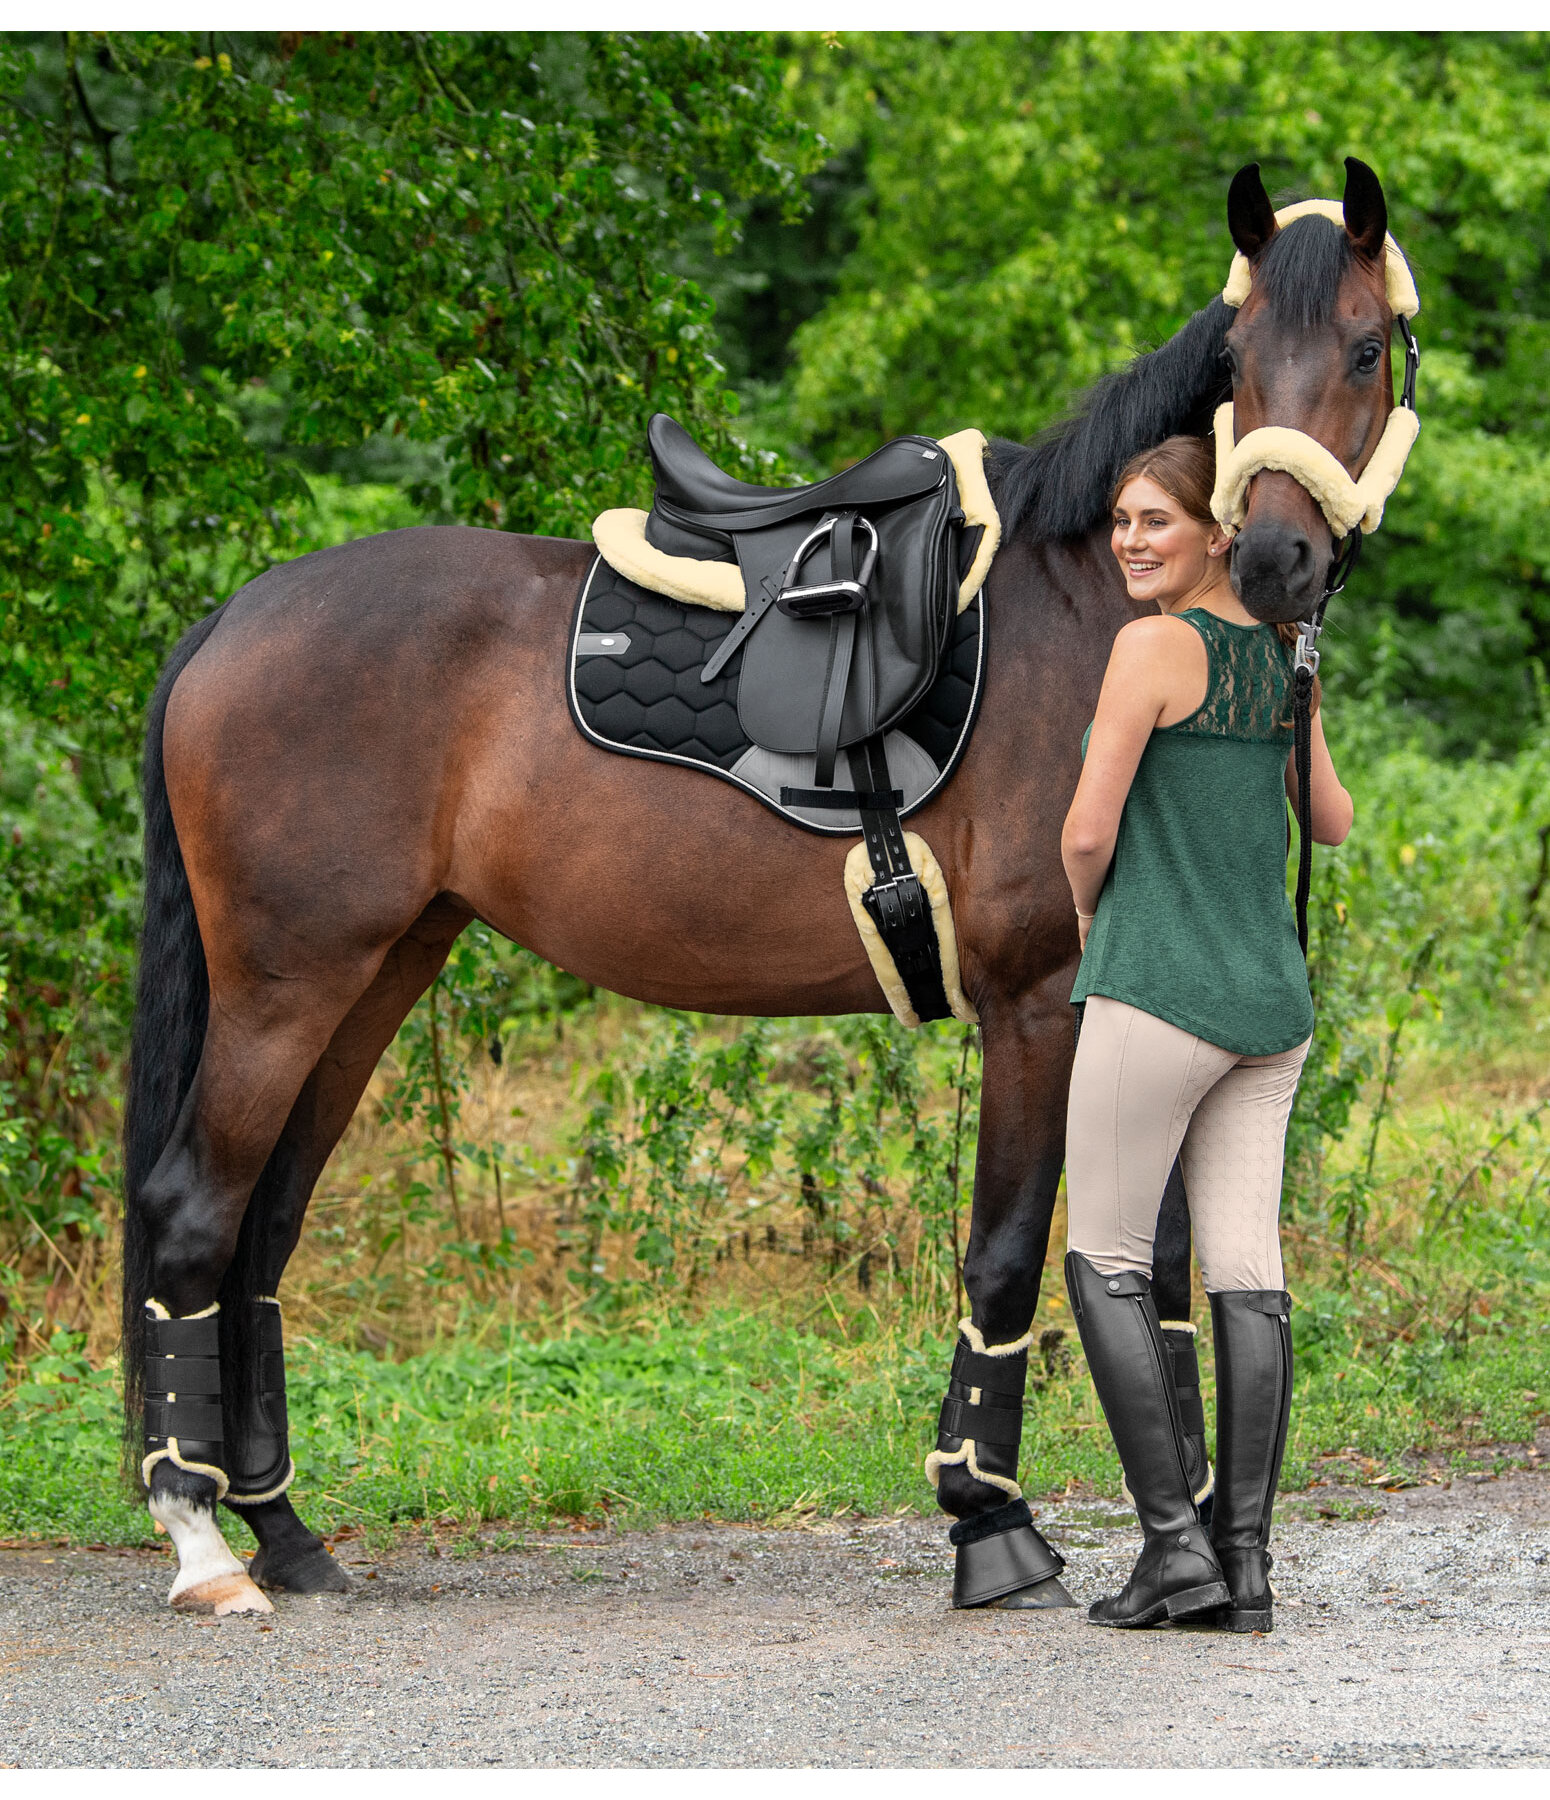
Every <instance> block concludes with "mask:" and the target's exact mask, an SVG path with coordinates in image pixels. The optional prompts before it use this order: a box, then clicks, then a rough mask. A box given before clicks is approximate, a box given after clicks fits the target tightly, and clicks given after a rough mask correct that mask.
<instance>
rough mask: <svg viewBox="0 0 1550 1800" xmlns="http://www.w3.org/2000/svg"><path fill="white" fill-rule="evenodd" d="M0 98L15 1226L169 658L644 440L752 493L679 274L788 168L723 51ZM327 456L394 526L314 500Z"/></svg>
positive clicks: (124, 937) (461, 64) (530, 521)
mask: <svg viewBox="0 0 1550 1800" xmlns="http://www.w3.org/2000/svg"><path fill="white" fill-rule="evenodd" d="M0 99H3V102H4V111H3V114H0V722H3V723H4V725H5V727H6V737H7V768H6V771H5V786H4V793H3V799H4V809H5V826H6V833H5V835H6V840H7V841H6V842H5V844H4V846H3V848H0V889H3V892H0V952H3V955H4V959H5V964H6V965H7V987H6V990H5V996H4V1005H5V1009H6V1017H7V1025H8V1029H7V1031H6V1034H5V1037H6V1042H5V1045H4V1050H5V1055H4V1058H3V1060H0V1119H3V1118H4V1117H5V1116H6V1114H7V1111H8V1109H11V1111H10V1116H11V1117H12V1119H13V1125H12V1127H11V1130H10V1138H9V1140H8V1141H9V1144H10V1148H9V1149H7V1150H5V1152H4V1157H5V1167H6V1169H7V1170H8V1175H7V1176H6V1181H7V1183H8V1184H9V1186H10V1188H11V1190H12V1191H15V1192H22V1191H25V1192H26V1193H28V1194H31V1195H35V1196H36V1195H50V1196H55V1197H57V1194H58V1192H59V1191H60V1189H61V1187H62V1186H64V1185H67V1184H68V1182H69V1180H70V1179H72V1177H70V1175H69V1174H68V1171H65V1172H64V1173H62V1172H61V1167H60V1161H59V1157H58V1156H49V1157H44V1158H43V1159H42V1160H40V1158H39V1155H38V1147H39V1145H40V1144H42V1143H43V1142H44V1141H45V1139H47V1141H49V1142H50V1143H56V1142H57V1143H61V1144H64V1143H67V1142H68V1140H69V1134H68V1133H67V1134H65V1136H64V1137H60V1136H59V1134H58V1133H57V1132H56V1133H55V1136H54V1138H48V1134H47V1132H46V1131H45V1122H46V1121H54V1122H55V1123H57V1122H58V1107H59V1105H60V1104H61V1103H62V1100H61V1096H62V1095H63V1094H64V1092H65V1090H66V1088H67V1087H68V1083H67V1082H65V1081H64V1079H63V1074H62V1071H64V1070H66V1069H68V1068H69V1067H70V1066H73V1065H71V1063H70V1060H69V1058H70V1056H71V1055H73V1054H74V1052H73V1051H70V1052H68V1053H67V1051H66V1049H65V1046H66V1045H67V1044H68V1043H69V1042H71V1041H77V1040H78V1039H79V1034H80V1032H81V1030H82V1028H83V1020H84V1019H85V1018H86V1016H87V1012H88V1011H89V1010H90V1009H89V1008H88V1007H87V1002H88V999H91V1000H92V1001H93V1003H94V1005H95V1006H96V1008H97V1012H96V1013H95V1014H93V1015H92V1016H100V1015H101V1014H102V1009H103V1007H104V1006H105V1007H106V1008H107V1014H108V1016H109V1018H110V1019H116V1020H118V1021H121V1020H122V1017H123V1014H124V1011H125V998H126V989H127V981H126V972H127V967H128V961H129V956H130V952H131V948H132V923H133V916H134V911H135V899H134V895H135V885H136V850H135V841H134V840H135V827H136V812H135V807H134V801H133V766H134V761H135V757H136V751H137V743H138V736H139V731H140V720H141V716H142V712H143V707H144V702H145V699H146V697H147V695H148V693H149V691H150V688H151V685H152V683H153V681H154V678H155V673H156V670H157V668H158V667H159V665H160V663H161V661H162V659H163V657H164V656H165V654H166V652H167V650H168V649H169V648H170V646H171V644H172V642H173V641H174V639H175V638H176V637H177V636H178V634H179V632H180V631H181V630H182V628H183V627H184V626H185V625H186V624H187V623H189V622H190V621H191V620H192V619H194V618H196V617H198V616H199V615H200V614H202V613H203V612H205V611H207V610H208V609H209V608H210V607H211V606H212V605H213V604H215V603H216V601H218V600H221V599H224V598H225V597H226V596H227V595H228V594H230V593H231V592H232V591H233V590H234V589H235V588H236V587H237V586H239V585H240V584H241V583H242V582H243V581H244V580H246V579H248V578H250V577H251V576H252V575H254V574H256V573H257V572H258V571H259V570H261V569H262V568H264V567H265V566H267V565H268V564H270V563H273V562H275V561H277V560H280V559H282V558H285V557H288V556H294V555H296V554H298V553H300V552H302V551H304V550H307V549H311V548H314V547H316V546H317V545H319V544H322V543H326V542H330V541H338V540H340V539H342V538H347V537H350V536H355V535H359V534H360V533H362V532H364V531H369V530H372V529H380V528H382V527H383V526H389V525H402V524H409V523H412V522H414V520H415V518H416V516H424V515H425V514H426V513H427V512H429V513H430V514H431V515H432V516H440V517H446V518H452V519H456V520H460V521H463V522H467V523H476V524H482V525H487V526H497V527H500V528H503V529H509V530H520V531H536V532H552V533H570V534H577V535H581V534H584V533H585V531H586V529H587V527H588V525H589V523H590V521H591V519H592V517H593V516H594V515H595V514H596V513H597V512H598V511H599V510H601V509H602V508H604V507H606V506H611V505H615V504H618V503H619V502H621V501H624V500H633V499H636V498H638V497H639V495H640V491H641V487H642V476H643V464H644V441H643V437H644V434H643V428H644V424H645V420H646V418H647V416H648V415H649V414H650V413H651V412H652V411H654V410H656V409H657V408H665V409H667V410H669V411H672V412H673V413H675V414H677V415H678V416H679V417H681V418H683V419H685V420H686V421H688V422H689V423H690V424H691V425H692V427H693V429H694V430H695V431H696V432H697V433H698V434H699V435H700V436H701V437H702V438H703V439H704V440H705V441H706V442H707V443H708V444H709V445H710V446H711V447H712V448H713V449H714V450H715V451H716V453H717V454H718V455H719V456H721V457H722V458H723V459H724V460H725V461H727V462H728V463H731V464H734V465H736V464H737V463H739V462H740V461H742V462H751V461H752V460H753V459H752V457H751V453H748V452H746V451H744V449H743V448H742V446H741V443H740V442H739V440H738V439H737V438H735V437H734V436H733V435H732V429H731V427H732V420H733V416H734V413H735V410H736V406H737V401H736V397H735V395H733V394H732V393H730V392H729V391H728V390H727V388H726V386H725V384H724V379H723V374H722V368H721V365H720V363H719V362H718V361H717V358H716V356H715V354H714V338H713V332H712V319H711V303H710V301H709V300H708V299H707V298H706V297H705V296H704V295H703V294H702V293H701V292H700V290H699V289H698V288H697V287H696V286H695V285H694V284H693V283H692V282H691V281H688V280H686V279H685V278H684V277H683V275H682V274H681V273H678V272H677V271H676V269H675V256H676V253H677V250H678V247H679V245H680V243H681V242H682V241H683V240H684V239H685V238H686V237H687V236H693V237H694V238H695V240H696V242H697V243H700V244H702V245H708V246H710V247H712V248H714V249H715V250H718V251H725V250H727V249H729V248H731V247H732V245H733V244H734V243H735V241H736V237H737V230H738V223H737V221H738V214H737V212H736V210H735V207H736V206H737V205H739V204H742V203H746V202H748V201H750V200H754V199H761V200H763V201H765V202H767V203H768V204H770V205H771V206H773V207H774V208H776V209H777V210H778V211H782V212H789V213H792V214H794V213H795V212H796V211H798V210H800V208H801V206H802V205H803V204H804V195H803V188H802V180H803V177H804V175H805V174H806V173H807V172H808V171H809V169H810V167H811V166H812V164H813V162H814V161H815V158H816V155H817V151H818V140H817V139H816V138H815V136H814V134H813V133H812V132H811V131H810V130H809V129H808V128H807V127H805V126H803V125H801V124H800V123H798V122H797V121H796V120H795V119H794V117H793V115H792V114H791V112H790V110H789V108H788V107H787V106H786V105H785V104H784V90H783V88H782V85H781V70H780V68H779V65H778V64H776V63H775V62H774V61H773V60H772V59H771V57H770V55H769V50H768V45H767V43H766V42H765V40H764V39H762V38H760V37H758V36H756V35H752V34H737V35H725V36H707V35H705V34H700V33H674V34H668V33H662V34H617V33H613V34H609V33H593V34H586V35H581V34H539V33H427V32H418V33H378V34H370V35H348V34H339V33H315V34H312V33H309V34H303V33H282V34H269V35H263V36H228V35H223V34H209V33H200V34H191V33H183V34H169V33H140V34H129V33H103V32H66V33H59V34H53V35H51V36H47V37H43V36H38V37H30V38H23V37H17V36H11V37H7V38H0ZM396 446H409V447H410V453H409V454H407V455H406V454H404V453H403V451H402V450H401V449H397V448H395V447H396ZM363 447H364V450H365V452H366V455H365V457H364V460H363V458H362V451H363ZM341 457H345V458H350V457H353V458H354V459H355V468H354V471H353V472H354V473H356V474H359V473H361V472H362V468H363V467H364V468H365V469H367V470H370V469H373V468H376V469H379V470H384V471H386V472H388V473H390V474H393V475H395V476H397V477H399V478H400V480H401V482H402V483H403V485H405V486H407V488H408V493H407V496H405V495H403V494H399V493H395V492H393V491H390V490H378V491H376V492H374V493H373V492H369V491H368V492H365V493H362V492H361V491H360V490H354V491H353V493H354V497H353V498H352V497H351V496H350V494H349V493H346V494H344V495H341V494H340V493H339V491H338V489H337V487H335V488H329V487H328V486H327V485H326V484H325V485H324V486H321V487H320V486H318V485H317V484H316V483H313V484H310V485H309V482H308V480H307V478H306V472H307V470H308V469H309V468H311V469H314V470H316V469H317V468H318V467H320V466H324V465H326V464H327V463H328V462H329V461H330V460H331V459H334V460H336V461H337V459H339V458H341ZM766 460H767V459H766ZM417 508H418V509H419V514H418V515H417V511H416V509H417ZM83 1009H85V1010H83ZM109 1041H111V1034H110V1039H109ZM78 1047H79V1048H81V1051H82V1054H83V1055H86V1056H87V1062H88V1063H90V1062H91V1061H92V1059H93V1058H94V1057H96V1056H97V1055H98V1052H99V1050H100V1048H101V1046H100V1044H99V1045H97V1046H95V1047H88V1046H84V1045H78ZM88 1049H89V1054H88ZM62 1059H63V1060H62ZM5 1093H9V1096H10V1098H9V1100H5V1099H4V1097H3V1096H4V1094H5ZM50 1096H53V1098H50ZM15 1109H20V1110H19V1111H17V1110H15ZM23 1116H25V1118H26V1121H27V1122H26V1125H25V1129H23V1128H21V1127H18V1126H16V1125H15V1124H14V1121H15V1120H16V1119H17V1118H21V1117H23ZM49 1128H50V1129H52V1125H51V1126H50V1127H49ZM50 1204H52V1200H51V1201H50Z"/></svg>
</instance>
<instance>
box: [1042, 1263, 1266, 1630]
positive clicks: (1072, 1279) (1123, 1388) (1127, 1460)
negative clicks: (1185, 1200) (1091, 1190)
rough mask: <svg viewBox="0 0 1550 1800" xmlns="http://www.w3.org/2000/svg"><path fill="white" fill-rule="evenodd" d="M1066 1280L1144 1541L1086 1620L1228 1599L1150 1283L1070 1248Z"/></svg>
mask: <svg viewBox="0 0 1550 1800" xmlns="http://www.w3.org/2000/svg"><path fill="white" fill-rule="evenodd" d="M1066 1286H1067V1288H1068V1289H1069V1290H1070V1294H1071V1310H1072V1311H1073V1312H1074V1313H1075V1315H1076V1322H1077V1328H1078V1329H1079V1330H1080V1332H1081V1334H1082V1349H1083V1351H1084V1352H1085V1353H1086V1356H1087V1366H1088V1368H1089V1370H1090V1371H1091V1372H1092V1378H1093V1385H1094V1387H1096V1388H1097V1390H1098V1398H1099V1400H1100V1401H1101V1402H1102V1403H1103V1411H1104V1416H1105V1417H1106V1418H1107V1419H1108V1422H1109V1430H1110V1432H1111V1433H1112V1434H1113V1437H1114V1445H1115V1448H1116V1449H1117V1450H1118V1451H1119V1458H1120V1462H1121V1463H1122V1464H1123V1465H1124V1470H1125V1480H1126V1482H1127V1484H1128V1486H1129V1490H1130V1493H1131V1496H1132V1498H1133V1499H1134V1501H1135V1507H1136V1516H1137V1518H1138V1519H1139V1520H1140V1522H1141V1530H1142V1533H1143V1534H1144V1536H1145V1539H1146V1542H1145V1544H1144V1545H1143V1547H1142V1550H1141V1555H1140V1558H1139V1559H1138V1561H1137V1563H1136V1566H1135V1568H1134V1569H1133V1570H1132V1571H1131V1575H1130V1579H1129V1580H1128V1581H1127V1582H1126V1583H1125V1586H1124V1588H1123V1590H1122V1591H1121V1592H1120V1593H1118V1594H1114V1595H1111V1596H1110V1597H1108V1598H1107V1599H1104V1600H1099V1601H1097V1602H1096V1603H1095V1604H1094V1605H1093V1606H1092V1607H1090V1608H1089V1609H1088V1614H1087V1616H1088V1618H1089V1619H1091V1620H1092V1622H1093V1623H1094V1624H1095V1625H1119V1626H1130V1627H1135V1626H1143V1625H1160V1624H1162V1622H1163V1621H1164V1620H1165V1619H1187V1618H1192V1617H1193V1616H1194V1615H1195V1614H1197V1613H1203V1612H1212V1611H1214V1610H1216V1609H1218V1608H1220V1607H1222V1606H1225V1605H1227V1604H1228V1602H1229V1601H1230V1599H1231V1595H1230V1593H1229V1590H1228V1587H1227V1583H1226V1581H1225V1580H1224V1579H1223V1576H1222V1566H1221V1564H1220V1563H1219V1562H1218V1561H1217V1557H1216V1552H1215V1551H1214V1550H1213V1549H1212V1548H1211V1540H1210V1538H1209V1537H1208V1536H1207V1534H1206V1530H1205V1527H1204V1526H1203V1525H1202V1524H1201V1523H1200V1514H1199V1513H1198V1511H1197V1510H1196V1508H1195V1496H1194V1493H1193V1491H1192V1489H1191V1487H1190V1481H1189V1474H1188V1471H1187V1470H1186V1468H1185V1466H1184V1452H1183V1448H1182V1446H1181V1444H1180V1442H1179V1404H1178V1396H1177V1394H1176V1393H1175V1391H1174V1385H1173V1370H1172V1365H1171V1362H1170V1359H1169V1356H1168V1351H1167V1349H1166V1347H1165V1346H1164V1344H1163V1340H1162V1332H1161V1330H1160V1329H1159V1327H1158V1324H1157V1311H1156V1308H1155V1307H1154V1306H1153V1305H1152V1284H1151V1283H1150V1281H1148V1280H1147V1278H1146V1276H1144V1275H1142V1274H1139V1273H1137V1272H1135V1271H1129V1272H1127V1273H1125V1274H1122V1275H1100V1274H1099V1273H1098V1271H1097V1270H1096V1269H1095V1268H1094V1267H1093V1266H1092V1264H1091V1263H1090V1262H1089V1261H1088V1260H1087V1258H1086V1257H1085V1256H1083V1255H1082V1254H1081V1253H1080V1252H1079V1251H1076V1250H1073V1251H1071V1252H1070V1253H1069V1254H1068V1255H1067V1257H1066Z"/></svg>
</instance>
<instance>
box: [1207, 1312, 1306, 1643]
mask: <svg viewBox="0 0 1550 1800" xmlns="http://www.w3.org/2000/svg"><path fill="white" fill-rule="evenodd" d="M1291 1306H1292V1297H1291V1295H1290V1294H1287V1293H1284V1292H1282V1291H1281V1290H1279V1289H1277V1288H1265V1289H1257V1288H1256V1289H1242V1290H1237V1291H1234V1292H1231V1293H1224V1294H1213V1295H1212V1296H1211V1325H1212V1330H1213V1332H1214V1333H1215V1336H1216V1506H1215V1512H1214V1514H1213V1517H1212V1520H1211V1542H1212V1544H1213V1545H1214V1547H1215V1549H1216V1554H1217V1557H1218V1558H1219V1560H1220V1561H1221V1565H1222V1570H1223V1573H1224V1574H1225V1575H1226V1578H1227V1585H1228V1587H1229V1588H1230V1589H1231V1590H1232V1600H1231V1603H1230V1604H1229V1605H1228V1607H1227V1608H1226V1610H1225V1612H1224V1613H1223V1614H1222V1616H1221V1618H1220V1620H1219V1621H1218V1622H1219V1623H1220V1624H1221V1625H1222V1626H1223V1627H1224V1628H1225V1629H1226V1630H1228V1631H1269V1630H1270V1628H1271V1623H1272V1619H1271V1597H1270V1554H1269V1550H1268V1548H1267V1546H1268V1545H1269V1542H1270V1515H1271V1511H1272V1509H1273V1508H1274V1506H1275V1498H1276V1483H1277V1481H1278V1480H1279V1479H1280V1475H1281V1458H1282V1456H1283V1455H1284V1454H1285V1451H1286V1427H1287V1421H1288V1420H1289V1419H1290V1417H1291V1411H1292V1326H1291V1316H1290V1315H1291Z"/></svg>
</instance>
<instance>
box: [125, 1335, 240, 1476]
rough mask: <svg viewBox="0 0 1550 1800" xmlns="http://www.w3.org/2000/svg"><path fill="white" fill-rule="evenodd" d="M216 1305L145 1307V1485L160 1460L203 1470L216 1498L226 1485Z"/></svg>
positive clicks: (197, 1471) (192, 1470)
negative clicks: (175, 1313)
mask: <svg viewBox="0 0 1550 1800" xmlns="http://www.w3.org/2000/svg"><path fill="white" fill-rule="evenodd" d="M217 1315H218V1308H216V1307H214V1306H212V1307H210V1308H209V1310H208V1311H206V1312H202V1313H197V1314H193V1315H191V1316H189V1317H186V1318H181V1319H175V1318H173V1317H171V1316H170V1315H169V1313H168V1311H167V1308H166V1307H164V1306H163V1305H162V1304H161V1302H160V1301H158V1300H151V1301H148V1302H147V1303H146V1309H145V1457H144V1460H143V1461H142V1462H141V1464H140V1478H141V1480H142V1481H144V1482H145V1484H146V1485H147V1486H149V1485H150V1482H151V1475H152V1472H153V1470H154V1469H155V1467H156V1465H157V1464H158V1463H159V1462H163V1461H166V1462H171V1463H173V1464H175V1465H176V1466H177V1467H178V1468H180V1469H186V1470H188V1471H189V1472H190V1473H191V1474H195V1475H205V1476H208V1477H209V1478H210V1479H211V1480H212V1481H214V1483H215V1487H216V1498H217V1499H220V1498H221V1497H222V1496H223V1495H224V1494H225V1493H226V1491H227V1487H228V1482H227V1477H226V1472H225V1467H224V1463H225V1445H224V1441H223V1440H224V1437H225V1424H224V1420H223V1417H222V1409H221V1325H220V1319H219V1317H218V1316H217Z"/></svg>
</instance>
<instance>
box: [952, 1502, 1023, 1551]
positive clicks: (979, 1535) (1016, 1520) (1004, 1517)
mask: <svg viewBox="0 0 1550 1800" xmlns="http://www.w3.org/2000/svg"><path fill="white" fill-rule="evenodd" d="M1032 1523H1033V1514H1032V1513H1031V1512H1030V1511H1029V1509H1028V1502H1027V1501H1026V1500H1010V1501H1008V1502H1007V1504H1006V1505H1005V1506H993V1507H992V1508H991V1509H990V1511H989V1512H982V1513H970V1515H969V1516H968V1518H966V1519H954V1521H953V1522H952V1524H951V1525H950V1526H948V1528H947V1541H948V1543H950V1544H953V1545H958V1544H977V1543H979V1542H981V1541H982V1540H983V1539H985V1538H989V1537H999V1536H1000V1535H1001V1533H1002V1532H1003V1531H1016V1530H1017V1528H1018V1526H1019V1525H1031V1524H1032Z"/></svg>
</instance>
